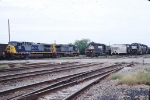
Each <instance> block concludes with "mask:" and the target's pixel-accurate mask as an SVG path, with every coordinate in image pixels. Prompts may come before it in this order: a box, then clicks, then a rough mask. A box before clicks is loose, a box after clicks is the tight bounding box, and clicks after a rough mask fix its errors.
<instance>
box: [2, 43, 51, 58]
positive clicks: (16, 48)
mask: <svg viewBox="0 0 150 100" xmlns="http://www.w3.org/2000/svg"><path fill="white" fill-rule="evenodd" d="M5 53H6V57H7V58H11V59H17V58H18V59H21V58H25V55H26V53H29V54H30V57H37V56H38V55H42V57H46V56H51V55H52V52H51V44H41V43H33V42H18V41H10V42H9V43H8V46H7V47H6V51H5Z"/></svg>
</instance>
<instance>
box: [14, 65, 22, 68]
mask: <svg viewBox="0 0 150 100" xmlns="http://www.w3.org/2000/svg"><path fill="white" fill-rule="evenodd" d="M15 67H18V68H19V67H23V65H22V64H15Z"/></svg>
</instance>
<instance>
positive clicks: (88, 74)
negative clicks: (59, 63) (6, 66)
mask: <svg viewBox="0 0 150 100" xmlns="http://www.w3.org/2000/svg"><path fill="white" fill-rule="evenodd" d="M120 66H121V65H112V66H107V67H101V68H98V69H93V70H89V71H84V72H81V73H76V74H74V75H68V76H66V77H62V78H59V79H56V80H52V81H51V83H50V81H49V83H48V81H47V83H48V84H49V85H47V86H45V87H43V88H41V89H38V90H35V91H32V92H28V93H24V94H20V95H16V96H14V97H10V98H9V99H10V100H11V99H12V100H14V99H20V100H22V99H23V100H31V99H37V98H38V97H39V96H42V95H43V94H45V93H50V92H54V91H57V90H60V89H62V88H65V87H69V86H73V85H76V84H79V83H80V82H84V81H88V80H90V79H95V78H96V79H97V78H98V77H99V76H102V75H103V74H106V73H107V74H108V73H110V72H114V71H116V70H119V69H121V68H122V67H120ZM105 76H106V75H105ZM40 85H42V83H39V84H36V86H40ZM33 86H35V84H34V85H33ZM36 86H35V87H36ZM31 87H32V86H28V87H23V88H22V89H26V88H31ZM13 91H19V90H12V92H13ZM8 92H9V91H7V93H8ZM0 94H1V93H0ZM68 100H71V99H68Z"/></svg>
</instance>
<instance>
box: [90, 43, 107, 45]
mask: <svg viewBox="0 0 150 100" xmlns="http://www.w3.org/2000/svg"><path fill="white" fill-rule="evenodd" d="M90 44H91V45H105V44H101V43H95V42H90V43H89V45H90Z"/></svg>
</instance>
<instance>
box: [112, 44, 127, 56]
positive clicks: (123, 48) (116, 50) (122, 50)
mask: <svg viewBox="0 0 150 100" xmlns="http://www.w3.org/2000/svg"><path fill="white" fill-rule="evenodd" d="M110 48H111V55H113V54H118V55H119V54H130V45H129V44H113V45H111V46H110Z"/></svg>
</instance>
